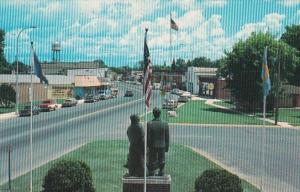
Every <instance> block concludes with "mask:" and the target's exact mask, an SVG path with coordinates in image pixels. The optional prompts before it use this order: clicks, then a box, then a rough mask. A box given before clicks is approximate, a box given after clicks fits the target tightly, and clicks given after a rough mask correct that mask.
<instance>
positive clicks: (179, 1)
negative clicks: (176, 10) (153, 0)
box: [172, 0, 196, 10]
mask: <svg viewBox="0 0 300 192" xmlns="http://www.w3.org/2000/svg"><path fill="white" fill-rule="evenodd" d="M172 3H173V4H175V5H178V6H179V7H181V8H182V9H184V10H191V9H192V8H194V7H195V5H196V0H174V1H172Z"/></svg>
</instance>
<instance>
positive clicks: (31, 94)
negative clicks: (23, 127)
mask: <svg viewBox="0 0 300 192" xmlns="http://www.w3.org/2000/svg"><path fill="white" fill-rule="evenodd" d="M31 51H32V58H33V42H31ZM33 65H34V63H33V60H32V61H31V73H30V93H29V96H30V192H32V150H33V147H32V126H33V125H32V123H33V121H32V120H33V116H32V115H33V114H32V111H33V110H32V107H33V105H32V100H33V90H32V73H33V67H34V66H33Z"/></svg>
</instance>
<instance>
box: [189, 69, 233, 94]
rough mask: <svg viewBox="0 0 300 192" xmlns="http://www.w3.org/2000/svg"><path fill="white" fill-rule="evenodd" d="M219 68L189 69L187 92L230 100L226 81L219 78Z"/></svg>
mask: <svg viewBox="0 0 300 192" xmlns="http://www.w3.org/2000/svg"><path fill="white" fill-rule="evenodd" d="M217 71H218V68H204V67H188V70H187V72H186V87H187V91H189V92H191V93H193V94H195V95H199V96H207V97H213V98H218V99H230V91H229V90H228V89H226V81H225V80H224V79H221V78H218V77H217Z"/></svg>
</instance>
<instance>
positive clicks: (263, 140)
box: [260, 96, 267, 192]
mask: <svg viewBox="0 0 300 192" xmlns="http://www.w3.org/2000/svg"><path fill="white" fill-rule="evenodd" d="M266 102H267V96H264V98H263V122H264V123H263V133H262V175H261V180H260V191H261V192H263V186H264V185H263V176H264V173H265V161H266V160H265V155H266V127H265V125H266Z"/></svg>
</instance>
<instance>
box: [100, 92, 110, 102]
mask: <svg viewBox="0 0 300 192" xmlns="http://www.w3.org/2000/svg"><path fill="white" fill-rule="evenodd" d="M110 98H111V95H109V94H106V93H101V94H100V95H99V99H100V100H106V99H110Z"/></svg>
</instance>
